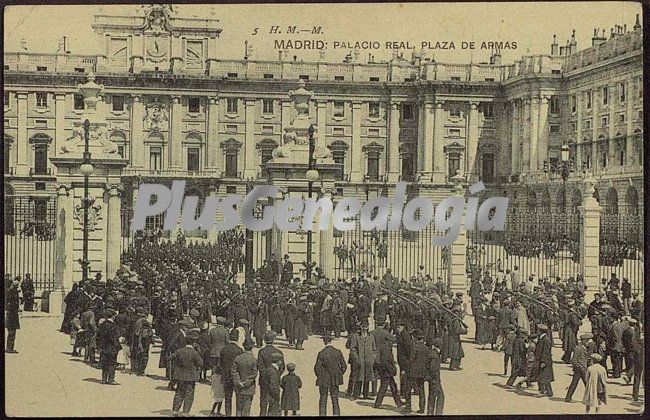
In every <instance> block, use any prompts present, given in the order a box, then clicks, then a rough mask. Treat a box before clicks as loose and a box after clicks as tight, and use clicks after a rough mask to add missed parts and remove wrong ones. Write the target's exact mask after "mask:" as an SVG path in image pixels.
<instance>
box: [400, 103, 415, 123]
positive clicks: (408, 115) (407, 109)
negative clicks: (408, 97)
mask: <svg viewBox="0 0 650 420" xmlns="http://www.w3.org/2000/svg"><path fill="white" fill-rule="evenodd" d="M402 119H403V120H412V119H413V106H412V105H411V104H402Z"/></svg>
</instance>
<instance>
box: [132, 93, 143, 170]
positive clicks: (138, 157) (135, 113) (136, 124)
mask: <svg viewBox="0 0 650 420" xmlns="http://www.w3.org/2000/svg"><path fill="white" fill-rule="evenodd" d="M143 130H144V105H143V103H142V97H141V96H140V95H137V94H132V95H131V166H132V167H133V168H138V169H140V168H144V132H143Z"/></svg>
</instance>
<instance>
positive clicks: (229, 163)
mask: <svg viewBox="0 0 650 420" xmlns="http://www.w3.org/2000/svg"><path fill="white" fill-rule="evenodd" d="M237 155H238V153H237V152H236V151H229V152H226V176H227V177H228V178H237Z"/></svg>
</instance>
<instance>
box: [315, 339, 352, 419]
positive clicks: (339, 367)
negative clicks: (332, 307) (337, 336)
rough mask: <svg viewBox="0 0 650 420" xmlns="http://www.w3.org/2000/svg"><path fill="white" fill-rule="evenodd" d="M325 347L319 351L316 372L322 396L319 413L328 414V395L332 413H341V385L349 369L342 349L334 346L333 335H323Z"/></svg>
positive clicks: (320, 414) (317, 383)
mask: <svg viewBox="0 0 650 420" xmlns="http://www.w3.org/2000/svg"><path fill="white" fill-rule="evenodd" d="M323 343H324V344H325V348H324V349H322V350H321V351H320V352H318V356H317V357H316V364H315V365H314V374H315V375H316V386H317V387H318V392H319V394H320V398H319V400H318V415H319V416H327V396H328V395H329V396H330V398H331V399H332V414H333V415H335V416H340V415H341V409H340V407H339V386H340V385H342V384H343V374H344V373H345V371H346V369H347V365H346V363H345V359H344V358H343V353H342V352H341V350H339V349H336V348H334V347H333V346H332V336H331V335H329V334H327V335H324V336H323Z"/></svg>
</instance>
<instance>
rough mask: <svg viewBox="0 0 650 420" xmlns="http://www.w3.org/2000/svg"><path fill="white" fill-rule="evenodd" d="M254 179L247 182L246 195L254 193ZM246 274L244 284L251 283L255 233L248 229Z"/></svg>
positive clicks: (253, 268)
mask: <svg viewBox="0 0 650 420" xmlns="http://www.w3.org/2000/svg"><path fill="white" fill-rule="evenodd" d="M253 186H254V183H253V179H252V178H248V179H247V180H246V195H248V194H249V193H250V192H251V191H253ZM245 253H246V267H245V269H246V272H245V274H244V282H246V283H250V282H251V281H252V280H253V272H254V270H255V267H253V231H252V230H250V229H248V228H246V248H245Z"/></svg>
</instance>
